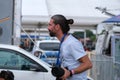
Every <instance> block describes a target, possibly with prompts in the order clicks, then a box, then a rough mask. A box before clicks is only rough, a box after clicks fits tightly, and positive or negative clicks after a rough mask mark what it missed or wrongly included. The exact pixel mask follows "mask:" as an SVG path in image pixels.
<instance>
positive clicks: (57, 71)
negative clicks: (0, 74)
mask: <svg viewBox="0 0 120 80" xmlns="http://www.w3.org/2000/svg"><path fill="white" fill-rule="evenodd" d="M51 73H52V75H53V76H55V77H56V80H60V77H62V76H63V75H64V73H65V71H64V69H63V68H61V67H53V68H52V70H51Z"/></svg>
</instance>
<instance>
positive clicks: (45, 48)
mask: <svg viewBox="0 0 120 80" xmlns="http://www.w3.org/2000/svg"><path fill="white" fill-rule="evenodd" d="M59 44H60V42H59V41H58V40H41V41H36V42H35V45H34V47H33V50H32V53H33V54H34V55H35V53H36V52H39V55H38V56H37V57H39V58H40V59H42V60H44V61H45V62H47V63H49V64H50V65H55V63H56V58H57V55H58V51H59Z"/></svg>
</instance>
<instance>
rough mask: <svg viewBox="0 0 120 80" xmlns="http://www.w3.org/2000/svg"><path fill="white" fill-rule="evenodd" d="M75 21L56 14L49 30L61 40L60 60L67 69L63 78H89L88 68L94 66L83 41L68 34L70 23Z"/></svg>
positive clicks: (63, 79) (71, 79)
mask: <svg viewBox="0 0 120 80" xmlns="http://www.w3.org/2000/svg"><path fill="white" fill-rule="evenodd" d="M73 22H74V21H73V19H69V20H67V19H66V18H65V17H64V16H63V15H59V14H58V15H54V16H52V17H51V19H50V22H49V25H48V30H49V34H50V36H52V37H54V36H56V37H57V38H58V40H60V41H61V45H60V56H58V57H60V59H58V61H59V64H60V65H61V67H63V69H64V71H65V73H64V75H63V76H62V77H61V79H62V80H87V73H86V70H88V69H90V68H92V63H91V61H90V60H89V58H88V56H87V54H86V53H85V51H84V49H83V46H82V44H81V42H80V41H79V40H77V39H76V38H74V37H73V36H72V35H70V34H68V31H69V30H70V27H69V24H73ZM66 68H67V69H66Z"/></svg>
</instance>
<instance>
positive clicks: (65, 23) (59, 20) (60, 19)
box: [51, 14, 74, 33]
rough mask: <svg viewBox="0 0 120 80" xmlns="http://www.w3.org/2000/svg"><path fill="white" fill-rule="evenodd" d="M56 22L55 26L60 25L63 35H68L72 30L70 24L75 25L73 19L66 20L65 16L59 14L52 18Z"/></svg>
mask: <svg viewBox="0 0 120 80" xmlns="http://www.w3.org/2000/svg"><path fill="white" fill-rule="evenodd" d="M51 19H53V20H54V24H59V25H60V26H61V30H62V32H63V33H68V31H69V30H70V26H69V24H73V23H74V21H73V19H68V20H67V19H66V18H65V17H64V16H63V15H60V14H57V15H54V16H52V17H51Z"/></svg>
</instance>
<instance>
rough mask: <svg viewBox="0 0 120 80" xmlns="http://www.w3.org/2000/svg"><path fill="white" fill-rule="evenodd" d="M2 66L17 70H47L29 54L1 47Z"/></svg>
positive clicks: (0, 58) (0, 59)
mask: <svg viewBox="0 0 120 80" xmlns="http://www.w3.org/2000/svg"><path fill="white" fill-rule="evenodd" d="M0 68H1V69H15V70H27V71H30V70H39V71H41V72H47V70H46V69H45V68H44V67H42V66H41V65H39V64H37V63H36V62H35V61H33V60H32V59H30V58H28V57H27V56H25V55H23V54H21V53H19V52H17V51H13V50H9V49H0Z"/></svg>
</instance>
